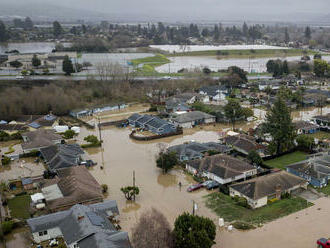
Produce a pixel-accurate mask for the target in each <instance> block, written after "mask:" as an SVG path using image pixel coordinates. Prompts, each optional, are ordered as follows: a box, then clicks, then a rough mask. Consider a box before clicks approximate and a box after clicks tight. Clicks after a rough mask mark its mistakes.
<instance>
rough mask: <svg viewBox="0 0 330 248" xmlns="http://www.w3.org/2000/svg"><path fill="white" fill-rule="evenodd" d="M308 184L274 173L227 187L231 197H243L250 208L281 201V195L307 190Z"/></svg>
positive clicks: (289, 175) (289, 176)
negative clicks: (302, 189)
mask: <svg viewBox="0 0 330 248" xmlns="http://www.w3.org/2000/svg"><path fill="white" fill-rule="evenodd" d="M307 185H308V182H307V181H306V180H304V179H302V178H300V177H297V176H295V175H293V174H290V173H288V172H285V171H279V172H274V173H271V174H268V175H265V176H261V177H256V178H253V179H250V180H247V181H244V182H240V183H236V184H232V185H230V186H229V193H230V196H231V197H234V196H239V197H244V198H245V199H246V200H247V202H248V204H249V205H250V206H251V208H253V209H255V208H260V207H262V206H265V205H267V203H268V201H269V200H275V199H278V200H279V199H281V195H282V194H283V193H292V192H294V191H296V190H299V189H301V188H304V189H307Z"/></svg>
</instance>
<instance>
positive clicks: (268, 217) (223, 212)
mask: <svg viewBox="0 0 330 248" xmlns="http://www.w3.org/2000/svg"><path fill="white" fill-rule="evenodd" d="M205 200H206V201H205V203H206V206H207V207H208V208H210V209H211V210H213V211H214V212H215V213H216V214H217V215H218V216H219V217H221V218H224V220H225V221H227V222H233V221H241V222H245V223H249V224H252V225H258V224H264V223H267V222H270V221H273V220H276V219H278V218H281V217H284V216H287V215H290V214H292V213H294V212H297V211H300V210H302V209H305V208H307V207H310V206H312V205H313V204H312V203H309V202H307V201H306V200H305V199H302V198H300V197H294V198H287V199H282V200H279V201H275V202H273V203H270V204H268V205H267V206H264V207H261V208H258V209H254V210H252V209H247V208H245V207H241V206H238V205H237V204H236V202H235V201H234V200H233V199H232V198H231V197H230V196H228V195H225V194H222V193H219V192H216V193H212V194H209V195H207V196H205Z"/></svg>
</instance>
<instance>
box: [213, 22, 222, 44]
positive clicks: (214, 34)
mask: <svg viewBox="0 0 330 248" xmlns="http://www.w3.org/2000/svg"><path fill="white" fill-rule="evenodd" d="M213 36H214V40H215V41H218V40H219V38H220V32H219V27H218V25H214V31H213Z"/></svg>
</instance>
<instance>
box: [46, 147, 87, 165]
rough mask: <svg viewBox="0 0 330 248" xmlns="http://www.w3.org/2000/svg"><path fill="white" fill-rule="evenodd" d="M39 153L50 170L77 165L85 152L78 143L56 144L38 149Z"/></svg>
mask: <svg viewBox="0 0 330 248" xmlns="http://www.w3.org/2000/svg"><path fill="white" fill-rule="evenodd" d="M40 154H41V156H42V157H43V159H44V160H45V163H46V165H47V167H48V169H49V170H50V171H56V170H58V169H63V168H68V167H72V166H77V165H79V164H80V162H81V161H83V158H82V156H83V155H84V154H85V152H84V151H83V150H82V149H81V147H80V146H79V145H78V144H56V145H51V146H48V147H44V148H41V149H40Z"/></svg>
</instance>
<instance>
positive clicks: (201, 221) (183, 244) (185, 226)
mask: <svg viewBox="0 0 330 248" xmlns="http://www.w3.org/2000/svg"><path fill="white" fill-rule="evenodd" d="M173 234H174V242H175V247H176V248H211V247H212V246H213V245H214V244H215V242H214V239H215V235H216V226H215V224H214V223H213V222H212V220H210V219H208V218H205V217H200V216H194V215H191V214H189V213H184V214H182V215H180V216H179V217H178V218H177V219H176V220H175V223H174V231H173Z"/></svg>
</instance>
